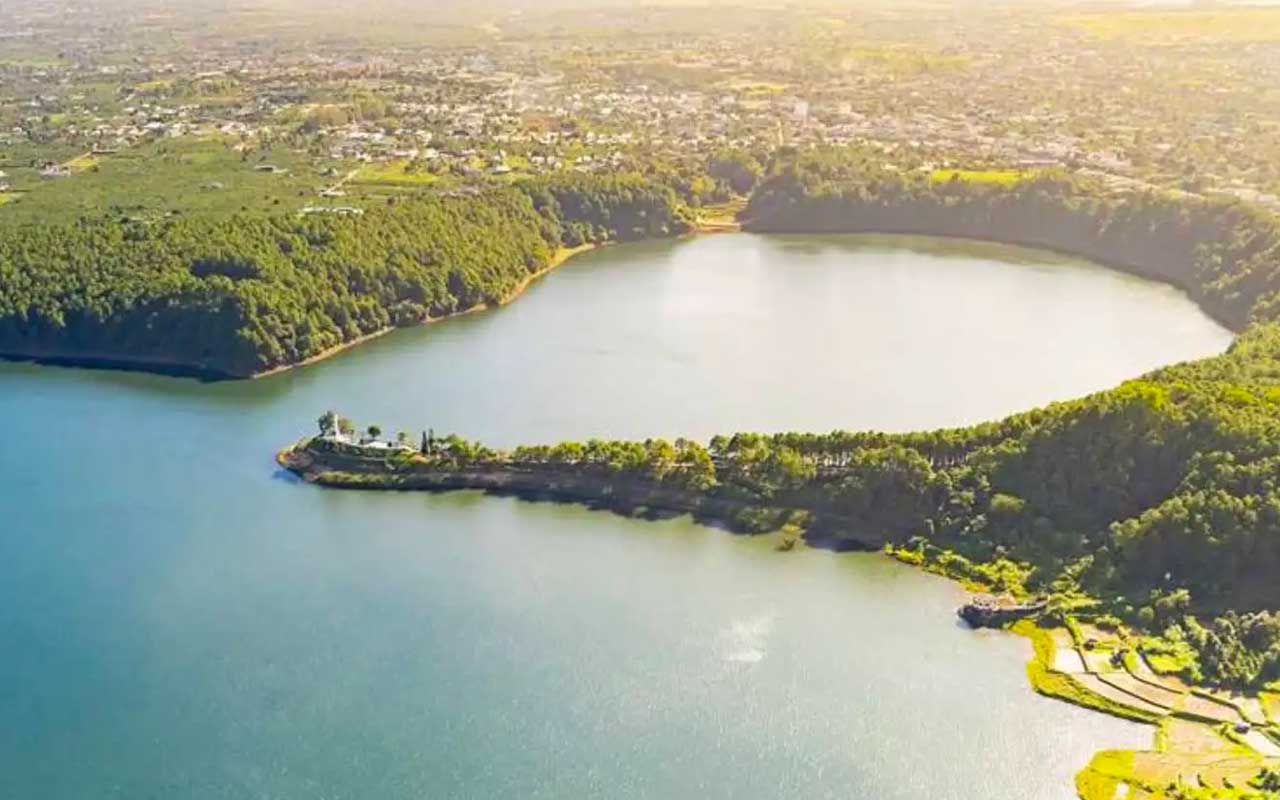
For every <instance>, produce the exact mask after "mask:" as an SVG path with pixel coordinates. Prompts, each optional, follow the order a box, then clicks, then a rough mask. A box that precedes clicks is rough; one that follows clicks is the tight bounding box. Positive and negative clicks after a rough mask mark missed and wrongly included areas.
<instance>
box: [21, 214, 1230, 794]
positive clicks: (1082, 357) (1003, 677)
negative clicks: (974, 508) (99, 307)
mask: <svg viewBox="0 0 1280 800" xmlns="http://www.w3.org/2000/svg"><path fill="white" fill-rule="evenodd" d="M1229 341H1230V336H1229V334H1228V333H1227V332H1226V331H1224V330H1223V329H1221V328H1220V327H1219V326H1217V325H1216V324H1215V323H1213V322H1212V321H1211V320H1209V319H1208V318H1207V317H1206V316H1205V315H1204V314H1202V313H1201V312H1200V311H1199V310H1198V309H1197V308H1196V307H1195V306H1194V305H1193V304H1191V303H1190V301H1188V300H1187V299H1186V298H1185V297H1184V296H1183V295H1181V294H1180V293H1179V292H1177V291H1175V290H1173V289H1171V288H1169V287H1165V286H1161V285H1158V284H1152V283H1149V282H1146V281H1142V280H1139V279H1136V278H1133V277H1130V276H1125V275H1120V274H1117V273H1113V272H1109V271H1106V270H1103V269H1101V268H1098V267H1094V266H1090V265H1088V264H1083V263H1080V262H1079V261H1076V260H1073V259H1070V258H1064V257H1061V256H1057V255H1050V254H1045V253H1040V252H1036V251H1029V250H1022V249H1017V248H1009V247H1002V246H996V245H987V244H977V243H967V242H957V241H943V240H933V239H921V238H903V237H867V236H858V237H854V236H846V237H839V236H835V237H811V236H795V237H790V236H782V237H759V236H750V235H746V234H742V235H727V236H715V237H703V238H695V239H689V240H682V241H677V242H656V243H646V244H637V245H627V246H622V247H616V248H606V249H603V250H599V251H596V252H592V253H589V254H586V255H584V256H581V257H579V258H577V259H575V260H574V261H572V262H570V263H569V264H568V265H566V266H565V267H563V268H561V269H560V270H559V271H557V272H555V273H553V274H552V275H550V276H548V277H547V278H546V279H545V280H543V281H541V282H539V283H538V284H536V285H535V286H534V287H532V288H531V289H530V290H529V291H528V293H527V294H526V295H525V296H524V297H522V298H521V299H519V300H518V301H516V302H515V303H513V304H511V305H510V306H508V307H506V308H503V309H501V310H498V311H495V312H491V313H485V314H478V315H472V316H469V317H465V318H460V319H457V320H453V321H450V322H447V323H442V324H439V325H433V326H429V327H427V328H421V329H415V330H406V331H400V332H397V333H395V334H392V335H390V336H387V337H384V338H383V339H380V340H378V341H376V342H372V343H370V344H368V345H365V346H362V347H359V348H356V349H354V350H352V351H349V352H346V353H344V354H342V355H340V356H338V357H335V358H334V359H332V360H330V361H328V362H325V363H323V364H319V365H315V366H311V367H307V368H305V369H301V370H297V371H294V372H290V373H286V374H282V375H278V376H274V377H271V378H268V379H264V380H261V381H254V382H239V383H212V384H209V383H200V382H197V381H194V380H187V379H175V378H167V377H160V376H150V375H140V374H128V373H121V372H109V371H92V370H74V369H64V368H53V367H41V366H35V365H27V364H0V420H3V428H4V443H3V445H2V446H0V477H3V483H2V485H0V509H3V517H2V518H0V519H2V522H0V643H3V657H2V658H0V720H3V721H4V724H3V725H0V797H6V798H7V797H13V798H53V799H55V800H61V799H62V798H67V799H68V800H69V799H71V798H77V799H79V798H90V797H91V798H95V799H97V798H122V799H123V798H129V800H134V799H135V798H151V797H154V798H169V797H184V798H195V799H197V800H203V799H205V798H275V799H279V798H288V799H291V798H327V799H328V800H335V799H340V798H353V799H354V798H425V797H430V798H493V797H511V798H569V797H572V798H592V797H599V798H730V797H733V798H744V797H746V798H819V797H832V798H835V797H841V798H846V797H866V798H872V797H874V798H877V800H899V799H901V800H907V799H908V798H910V799H912V800H914V799H915V798H922V797H929V798H934V799H935V800H943V799H950V798H954V799H955V800H971V799H972V798H976V797H981V798H984V799H985V800H1005V799H1006V798H1007V800H1015V798H1016V800H1028V799H1030V800H1039V799H1042V798H1043V799H1044V800H1060V799H1061V800H1065V798H1070V797H1074V790H1073V789H1072V784H1071V779H1072V776H1073V774H1074V773H1075V772H1076V771H1077V770H1079V769H1080V768H1081V767H1083V766H1084V765H1085V763H1086V762H1087V761H1088V759H1089V757H1090V755H1091V754H1092V753H1093V752H1094V751H1095V750H1097V749H1100V748H1104V747H1141V746H1147V745H1149V744H1150V739H1151V736H1150V730H1149V729H1147V728H1144V727H1142V726H1138V725H1133V724H1129V723H1125V722H1122V721H1119V720H1113V719H1110V718H1107V717H1104V716H1100V715H1096V714H1092V713H1090V712H1085V711H1082V710H1079V709H1075V708H1073V707H1070V706H1067V705H1065V704H1061V703H1057V702H1054V701H1051V700H1046V699H1043V698H1039V697H1037V696H1036V695H1034V694H1033V693H1032V692H1031V690H1030V688H1029V687H1028V685H1027V682H1026V679H1025V677H1024V674H1023V664H1024V662H1025V661H1026V659H1027V657H1028V656H1029V653H1030V648H1029V646H1028V645H1027V643H1026V642H1025V641H1023V640H1020V639H1018V638H1016V637H1012V636H1009V635H1006V634H1003V633H998V632H982V633H975V632H972V631H969V630H967V629H965V628H964V627H962V626H961V625H960V624H958V622H957V620H956V618H955V614H954V609H955V607H956V606H957V605H958V604H959V602H960V601H961V599H962V597H963V593H962V592H961V591H960V589H959V588H958V587H957V586H956V585H954V584H951V583H949V582H947V581H944V580H942V579H939V578H936V577H933V576H929V575H926V574H923V573H921V572H918V571H915V570H912V569H909V568H906V567H903V566H901V565H899V564H896V563H894V562H892V561H890V560H888V559H886V558H884V557H882V556H879V555H874V554H847V555H837V554H833V553H828V552H817V551H797V552H791V553H776V552H774V551H773V550H772V549H771V547H770V544H769V543H768V542H765V541H763V540H759V539H753V538H750V537H741V536H734V535H731V534H728V533H725V532H722V531H718V530H713V529H709V528H704V527H699V526H696V525H693V524H692V523H690V522H689V521H687V520H671V521H666V522H656V523H655V522H643V521H637V520H628V519H624V518H620V517H616V516H613V515H610V514H607V513H603V512H591V511H587V510H585V509H581V508H576V507H571V506H557V505H538V504H530V503H525V502H521V501H517V500H514V499H495V498H487V497H484V496H481V495H477V494H474V493H458V494H452V495H443V496H430V495H420V494H364V493H351V492H330V491H324V490H320V489H317V488H314V487H310V486H306V485H302V484H300V483H298V482H296V481H294V480H292V479H290V478H289V477H288V476H287V475H285V474H283V473H281V472H280V471H279V470H277V469H276V468H275V466H274V464H273V462H272V454H273V452H274V451H275V450H276V449H277V448H279V447H280V446H282V445H285V444H287V443H289V442H290V441H292V440H294V439H296V438H297V437H299V436H301V435H303V434H305V433H309V432H310V431H311V430H312V429H313V428H314V427H315V419H316V417H317V416H318V415H319V414H320V413H321V412H322V411H324V410H325V409H328V408H333V409H336V410H338V411H340V412H342V413H344V414H347V415H349V416H351V417H353V418H354V419H356V420H357V422H359V423H362V424H368V423H370V422H377V423H379V424H381V425H382V426H383V427H384V428H385V429H387V430H392V431H394V430H398V429H400V428H407V429H409V430H410V431H411V432H412V433H413V434H414V436H415V438H416V435H417V432H418V431H420V430H421V429H422V428H425V427H427V426H432V427H434V428H435V430H436V431H437V433H444V432H457V433H459V434H462V435H464V436H467V437H470V438H478V439H483V440H485V441H487V442H490V443H495V444H502V445H510V444H514V443H516V442H521V441H525V442H546V441H554V440H558V439H562V438H570V437H572V438H578V439H584V438H587V437H590V436H610V437H625V436H636V437H643V436H651V435H664V436H668V437H672V438H674V437H676V436H680V435H684V436H692V437H697V438H707V437H709V436H710V435H711V434H713V433H718V432H732V431H735V430H744V429H750V430H763V431H778V430H788V429H796V430H820V431H827V430H831V429H835V428H855V429H861V428H879V429H885V430H906V429H911V428H926V427H939V426H949V425H958V424H963V423H968V422H975V421H978V420H982V419H987V418H993V417H998V416H1000V415H1004V414H1007V413H1010V412H1014V411H1019V410H1024V409H1026V408H1029V407H1032V406H1034V405H1038V404H1042V403H1045V402H1048V401H1051V400H1056V399H1067V398H1071V397H1075V396H1079V395H1081V394H1084V393H1087V392H1090V391H1094V390H1098V389H1102V388H1106V387H1108V386H1111V385H1113V384H1115V383H1117V382H1119V381H1121V380H1123V379H1125V378H1127V377H1132V376H1135V375H1137V374H1139V373H1141V372H1143V371H1145V370H1148V369H1151V368H1154V367H1156V366H1160V365H1162V364H1165V363H1169V362H1172V361H1177V360H1181V359H1187V358H1194V357H1201V356H1206V355H1211V354H1214V353H1217V352H1220V351H1221V350H1223V349H1224V348H1225V347H1226V346H1227V344H1228V343H1229Z"/></svg>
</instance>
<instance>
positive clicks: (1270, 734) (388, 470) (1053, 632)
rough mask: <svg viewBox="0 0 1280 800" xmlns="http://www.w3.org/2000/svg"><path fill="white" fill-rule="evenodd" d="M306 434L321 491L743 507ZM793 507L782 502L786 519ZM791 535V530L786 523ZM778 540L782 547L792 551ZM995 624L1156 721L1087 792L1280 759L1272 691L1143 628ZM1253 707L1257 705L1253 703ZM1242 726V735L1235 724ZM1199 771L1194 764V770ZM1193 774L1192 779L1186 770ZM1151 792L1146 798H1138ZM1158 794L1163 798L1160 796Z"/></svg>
mask: <svg viewBox="0 0 1280 800" xmlns="http://www.w3.org/2000/svg"><path fill="white" fill-rule="evenodd" d="M311 442H312V440H311V439H310V438H309V437H308V438H306V439H303V440H300V441H299V442H298V443H296V444H294V445H291V446H289V447H287V448H285V449H283V450H281V451H280V452H278V453H277V454H276V462H277V463H278V464H279V465H280V466H281V467H283V468H284V469H287V470H289V471H290V472H292V473H294V474H295V475H297V476H298V477H300V478H301V479H302V480H303V481H304V482H305V483H307V484H313V485H315V486H318V487H320V488H325V489H342V490H355V491H361V490H363V491H401V492H409V491H425V492H429V493H432V494H436V493H444V492H451V491H481V492H484V493H485V494H488V495H493V496H500V497H517V498H519V499H522V500H525V501H529V502H555V503H570V504H575V505H583V506H586V507H587V508H591V509H599V510H608V511H612V512H614V513H618V514H621V515H623V516H626V517H628V518H638V519H662V518H666V517H668V516H679V515H689V516H690V517H691V518H692V519H693V521H694V522H695V523H697V524H700V525H708V526H712V527H720V528H725V529H727V530H728V531H730V532H734V528H733V526H732V524H731V523H729V524H726V522H728V521H729V519H730V518H731V517H732V516H733V514H734V512H735V511H740V510H742V508H741V507H745V506H744V504H742V503H737V504H735V503H733V502H732V501H729V500H722V499H714V500H715V502H711V503H708V502H706V501H707V500H713V498H700V497H699V496H698V492H696V491H692V490H681V489H676V488H672V487H664V486H661V485H658V484H653V483H650V482H647V481H631V482H629V483H622V484H619V483H618V482H617V481H611V480H609V479H608V477H607V476H602V475H592V474H585V475H584V474H574V473H572V471H570V470H567V469H556V468H548V469H520V468H503V467H502V466H501V465H490V466H487V467H483V468H476V469H466V468H463V469H440V470H434V469H432V468H430V467H427V466H426V465H425V464H423V465H420V468H419V469H417V470H415V469H414V466H413V465H412V463H411V462H406V463H405V464H403V465H401V467H400V468H395V467H393V466H392V462H391V460H390V459H389V458H386V457H383V458H375V457H372V456H370V457H365V456H359V455H352V454H344V453H333V452H328V451H315V450H312V449H311V448H310V444H311ZM789 510H790V509H787V508H778V509H776V511H777V512H778V513H779V516H782V515H785V513H786V512H787V511H789ZM814 522H815V523H816V524H815V525H814V526H813V527H812V528H811V529H810V531H809V532H808V533H806V535H805V536H803V537H801V538H800V541H801V542H802V543H803V545H804V546H806V547H809V548H814V549H839V548H830V547H828V543H827V542H826V541H825V537H824V536H823V534H822V532H823V530H829V529H831V528H842V529H846V530H847V527H848V525H849V524H851V523H849V521H848V520H844V519H839V518H825V517H820V518H815V520H814ZM778 533H779V531H774V532H773V534H762V535H775V534H778ZM782 535H783V536H784V539H785V537H786V533H785V529H784V530H783V531H782ZM856 545H857V546H855V547H846V548H842V549H846V550H862V551H867V552H879V553H881V554H882V555H884V556H886V557H889V558H893V559H894V560H896V561H899V562H900V563H903V564H905V565H907V566H914V567H917V568H920V569H923V570H924V571H926V572H930V573H933V574H935V575H938V576H940V577H943V578H945V579H947V580H950V581H953V582H956V583H957V584H958V585H960V586H962V587H963V588H964V589H965V590H966V591H971V592H972V591H987V590H989V587H985V586H983V585H981V584H977V583H975V582H974V581H973V580H972V579H966V578H965V577H963V576H961V575H956V574H952V573H950V572H947V571H946V570H942V569H938V568H937V567H936V565H932V566H931V565H930V564H929V563H925V562H921V563H917V562H915V561H913V560H910V559H904V558H901V557H898V556H897V555H895V553H894V551H893V548H891V547H889V546H887V543H886V542H883V541H873V540H872V539H861V540H857V541H856ZM793 546H794V542H792V543H790V546H786V547H783V546H781V543H780V546H779V547H778V548H777V549H778V550H790V549H792V547H793ZM1000 630H1002V631H1004V632H1005V633H1008V634H1012V635H1015V636H1019V637H1021V638H1024V639H1026V640H1027V641H1028V643H1029V644H1030V646H1031V647H1030V650H1031V655H1030V658H1029V660H1028V661H1027V663H1026V680H1027V685H1028V687H1029V688H1030V689H1031V690H1032V691H1033V692H1034V693H1036V694H1038V695H1040V696H1042V697H1046V698H1051V699H1054V700H1057V701H1060V702H1065V703H1068V704H1071V705H1074V706H1077V707H1080V708H1083V709H1086V710H1089V711H1093V712H1096V713H1102V714H1107V715H1109V716H1112V717H1117V718H1120V719H1124V720H1127V721H1130V722H1134V723H1137V724H1143V725H1147V726H1150V728H1151V733H1152V743H1151V745H1150V747H1149V748H1144V749H1140V750H1101V751H1099V752H1097V753H1095V754H1094V755H1093V756H1092V758H1091V760H1090V761H1089V763H1088V764H1086V765H1083V766H1082V767H1081V768H1080V771H1079V772H1078V773H1077V774H1076V778H1075V788H1076V792H1077V796H1078V797H1079V798H1081V800H1116V798H1117V797H1124V796H1125V795H1119V794H1117V793H1116V787H1117V785H1119V784H1125V785H1128V786H1132V787H1142V789H1143V791H1159V790H1160V789H1162V788H1163V787H1164V786H1165V785H1167V784H1168V783H1170V782H1171V780H1176V779H1178V778H1180V777H1185V776H1200V775H1202V774H1203V775H1208V776H1210V777H1211V778H1212V779H1213V781H1214V782H1215V784H1216V783H1219V782H1221V781H1222V780H1229V781H1234V782H1235V783H1236V784H1237V785H1247V781H1248V779H1250V778H1252V777H1253V775H1255V774H1256V773H1257V772H1258V771H1259V770H1260V769H1261V768H1263V767H1270V768H1277V767H1280V717H1278V716H1276V715H1274V714H1272V713H1269V712H1268V711H1267V710H1266V705H1265V701H1264V700H1263V699H1262V698H1264V697H1265V693H1261V692H1259V693H1255V694H1253V695H1247V696H1246V695H1237V694H1233V693H1229V692H1226V691H1225V690H1221V689H1213V688H1209V687H1205V686H1196V685H1188V684H1186V683H1184V682H1183V681H1182V680H1181V679H1179V678H1178V677H1176V676H1174V675H1168V674H1164V673H1158V672H1156V671H1155V670H1154V669H1153V668H1152V666H1151V664H1150V662H1148V661H1147V657H1146V655H1144V654H1143V652H1142V650H1141V645H1140V644H1139V639H1138V638H1136V637H1137V635H1138V634H1137V632H1132V631H1129V630H1128V629H1127V628H1121V629H1115V630H1112V629H1104V628H1101V627H1099V626H1097V625H1095V624H1093V623H1092V622H1091V621H1089V620H1088V619H1084V620H1078V619H1077V618H1075V617H1073V616H1070V615H1068V616H1067V618H1066V619H1065V621H1059V622H1056V623H1054V624H1053V625H1052V626H1051V627H1046V626H1044V624H1043V623H1042V622H1041V621H1040V620H1031V619H1023V620H1019V621H1017V622H1014V623H1012V624H1006V625H1004V626H1001V628H1000ZM1257 709H1262V710H1261V711H1258V710H1257ZM1242 725H1243V726H1245V727H1246V728H1247V729H1248V730H1247V732H1246V733H1240V726H1242ZM1188 770H1192V772H1188ZM1189 780H1194V777H1191V778H1189ZM1142 796H1147V795H1142ZM1151 796H1163V795H1155V794H1152V795H1151Z"/></svg>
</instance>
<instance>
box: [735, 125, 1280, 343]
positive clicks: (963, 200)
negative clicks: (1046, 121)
mask: <svg viewBox="0 0 1280 800" xmlns="http://www.w3.org/2000/svg"><path fill="white" fill-rule="evenodd" d="M882 161H883V157H882V156H881V157H879V158H873V157H870V156H867V155H865V154H863V153H862V152H860V151H857V150H852V149H844V148H842V149H820V150H811V151H805V152H803V153H793V152H787V151H783V152H782V153H780V154H778V155H776V156H775V157H774V158H773V159H772V162H771V163H770V165H769V170H768V173H767V175H765V177H764V178H763V180H762V181H761V183H760V185H759V187H758V188H757V189H756V190H755V192H754V193H753V195H752V197H751V202H750V203H749V205H748V207H747V209H746V211H745V212H744V218H745V219H746V220H747V223H746V227H747V228H748V229H749V230H755V231H761V232H783V231H793V232H814V233H820V232H876V233H919V234H930V235H940V236H960V237H967V238H977V239H989V240H994V241H1001V242H1008V243H1012V244H1020V245H1027V246H1034V247H1043V248H1049V249H1053V250H1058V251H1061V252H1067V253H1072V254H1076V255H1080V256H1083V257H1085V258H1089V259H1092V260H1095V261H1098V262H1100V263H1103V264H1107V265H1109V266H1112V267H1116V268H1120V269H1124V270H1128V271H1131V272H1135V273H1138V274H1141V275H1145V276H1148V277H1153V278H1157V279H1159V280H1163V281H1167V282H1169V283H1172V284H1174V285H1177V286H1179V287H1182V288H1183V289H1185V290H1186V291H1187V292H1188V293H1189V294H1190V295H1191V296H1192V298H1193V299H1194V300H1196V302H1197V303H1199V304H1200V305H1201V306H1202V307H1203V308H1204V309H1205V310H1206V311H1208V312H1209V313H1210V314H1211V315H1213V316H1214V317H1216V318H1218V319H1219V320H1221V321H1223V322H1224V323H1225V324H1227V325H1229V326H1231V327H1233V328H1235V329H1237V330H1239V329H1241V328H1243V327H1244V326H1245V325H1246V324H1248V323H1249V322H1251V321H1256V320H1270V319H1275V318H1276V317H1277V315H1278V314H1280V225H1278V224H1277V222H1276V220H1275V218H1274V217H1273V216H1272V215H1268V214H1266V213H1264V212H1262V211H1259V210H1256V209H1252V208H1250V207H1248V206H1245V205H1243V204H1240V203H1238V202H1228V201H1225V200H1223V201H1219V200H1209V199H1202V198H1197V197H1192V196H1189V195H1185V194H1183V195H1176V194H1171V193H1157V192H1149V193H1136V192H1125V193H1115V192H1109V191H1107V190H1105V189H1104V187H1102V186H1101V185H1100V184H1099V183H1097V182H1096V181H1093V180H1091V179H1080V178H1075V177H1070V176H1068V175H1066V174H1065V173H1060V172H1039V173H1030V174H1027V175H1026V176H1025V177H1024V178H1023V179H1021V180H1015V181H1011V182H1002V181H990V182H988V181H983V180H981V179H975V180H969V179H965V178H964V177H963V175H964V174H963V173H954V175H953V177H952V179H950V180H939V179H938V174H937V173H930V172H927V171H925V172H920V171H913V172H910V173H904V172H901V171H897V170H896V169H894V168H893V167H891V166H890V167H886V166H885V165H884V164H883V163H881V162H882Z"/></svg>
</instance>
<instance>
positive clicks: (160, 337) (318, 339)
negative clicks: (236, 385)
mask: <svg viewBox="0 0 1280 800" xmlns="http://www.w3.org/2000/svg"><path fill="white" fill-rule="evenodd" d="M687 227H688V223H687V221H686V220H685V218H684V216H683V211H682V207H681V204H680V202H679V200H678V198H677V197H676V196H675V194H674V193H673V192H671V190H669V189H667V188H664V187H662V186H660V185H657V184H654V183H651V182H649V181H646V180H644V179H642V178H639V177H636V176H621V177H618V176H614V177H600V178H594V177H580V178H566V179H561V180H557V181H541V182H530V183H527V184H522V185H520V186H517V187H514V188H509V189H491V190H486V191H481V192H475V193H454V194H424V195H421V196H418V197H414V198H406V199H401V200H399V201H397V202H395V203H392V204H388V205H386V206H384V207H379V208H372V209H369V210H367V211H366V212H365V213H363V214H360V215H355V214H350V215H345V214H338V213H316V214H310V215H267V214H256V213H245V214H241V215H238V216H234V217H232V218H230V219H225V220H214V219H204V218H201V219H195V218H184V217H173V218H170V219H169V220H166V221H164V222H160V223H151V224H146V223H134V222H129V221H127V220H119V219H93V220H81V221H79V222H76V223H74V224H60V225H32V226H21V227H19V226H14V227H10V228H6V229H4V230H0V353H5V354H11V355H29V356H38V357H50V358H67V359H85V360H95V361H108V362H110V361H118V362H124V363H137V364H144V365H149V366H153V367H175V368H182V369H187V370H191V371H196V372H201V373H208V374H216V375H229V376H244V375H251V374H254V373H258V372H262V371H265V370H268V369H271V368H274V367H278V366H281V365H288V364H294V363H297V362H299V361H303V360H305V359H307V358H309V357H312V356H315V355H317V354H320V353H323V352H325V351H327V350H329V349H331V348H333V347H335V346H338V345H341V344H343V343H346V342H350V341H352V340H355V339H357V338H359V337H361V336H364V335H367V334H371V333H374V332H377V331H381V330H385V329H386V328H388V327H391V326H402V325H414V324H419V323H421V322H423V321H425V320H428V319H432V318H438V317H441V316H444V315H447V314H451V313H455V312H458V311H462V310H466V309H470V308H474V307H477V306H480V305H482V304H492V303H495V302H500V301H502V300H505V299H506V298H508V297H509V296H510V295H511V294H512V293H513V292H515V291H516V290H517V289H518V288H519V287H520V286H521V285H522V283H523V282H524V281H526V280H527V279H528V277H529V276H530V275H531V274H532V273H535V272H537V271H538V270H540V269H542V268H543V267H545V266H547V265H548V264H549V263H550V261H551V259H552V258H553V257H554V255H555V253H556V251H557V250H558V249H559V248H560V247H562V246H576V245H579V244H583V243H588V242H602V241H609V240H623V239H634V238H642V237H650V236H665V235H672V234H675V233H679V232H682V231H684V230H686V229H687Z"/></svg>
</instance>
